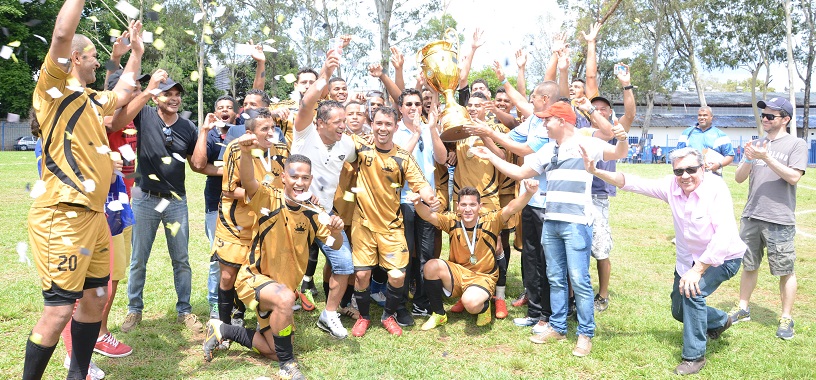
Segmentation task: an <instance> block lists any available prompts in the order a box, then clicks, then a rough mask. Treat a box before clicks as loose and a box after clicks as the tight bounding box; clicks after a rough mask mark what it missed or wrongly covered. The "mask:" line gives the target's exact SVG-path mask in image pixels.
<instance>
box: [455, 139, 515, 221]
mask: <svg viewBox="0 0 816 380" xmlns="http://www.w3.org/2000/svg"><path fill="white" fill-rule="evenodd" d="M488 125H489V126H490V127H491V128H493V129H494V130H497V131H499V132H501V131H502V130H501V126H500V125H497V124H495V123H488ZM472 146H484V143H483V141H482V139H481V138H480V137H477V136H471V137H468V138H466V139H464V140H460V141H458V142H457V143H456V169H455V170H454V171H453V200H454V202H458V201H459V190H461V189H462V188H463V187H467V186H470V187H474V188H476V190H478V191H479V193H480V194H481V196H482V204H485V205H487V206H488V207H490V209H491V210H497V209H498V208H499V189H500V186H501V184H502V181H503V179H502V176H501V172H499V170H498V169H496V168H495V167H494V166H493V164H491V163H490V161H488V160H483V159H481V158H479V157H476V156H474V155H472V154H470V153H468V150H470V147H472ZM502 150H504V149H502Z"/></svg>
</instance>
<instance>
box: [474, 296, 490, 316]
mask: <svg viewBox="0 0 816 380" xmlns="http://www.w3.org/2000/svg"><path fill="white" fill-rule="evenodd" d="M489 307H490V299H488V300H487V301H484V305H482V310H481V311H479V312H478V313H476V314H482V313H484V312H485V311H487V308H489Z"/></svg>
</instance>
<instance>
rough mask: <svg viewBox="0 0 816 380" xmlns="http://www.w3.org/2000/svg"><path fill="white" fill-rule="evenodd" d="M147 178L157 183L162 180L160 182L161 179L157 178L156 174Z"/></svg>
mask: <svg viewBox="0 0 816 380" xmlns="http://www.w3.org/2000/svg"><path fill="white" fill-rule="evenodd" d="M147 178H150V179H152V180H154V181H157V182H158V181H160V180H159V177H158V176H156V175H155V174H149V175H148V176H147Z"/></svg>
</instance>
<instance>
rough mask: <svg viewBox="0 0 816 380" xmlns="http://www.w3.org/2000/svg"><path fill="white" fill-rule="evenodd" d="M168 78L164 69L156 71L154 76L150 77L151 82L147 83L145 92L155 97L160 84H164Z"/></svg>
mask: <svg viewBox="0 0 816 380" xmlns="http://www.w3.org/2000/svg"><path fill="white" fill-rule="evenodd" d="M167 78H168V75H167V71H164V70H162V69H158V70H156V72H154V73H153V75H151V76H150V82H148V83H147V88H145V92H149V93H151V94H153V95H156V93H155V91H154V90H156V89H157V88H159V84H160V83H164V82H165V81H166V80H167Z"/></svg>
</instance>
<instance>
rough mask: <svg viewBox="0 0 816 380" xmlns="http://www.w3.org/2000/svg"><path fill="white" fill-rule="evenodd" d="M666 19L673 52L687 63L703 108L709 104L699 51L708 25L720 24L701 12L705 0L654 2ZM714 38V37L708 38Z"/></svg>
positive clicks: (709, 15)
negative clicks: (703, 31) (704, 30)
mask: <svg viewBox="0 0 816 380" xmlns="http://www.w3.org/2000/svg"><path fill="white" fill-rule="evenodd" d="M652 3H653V5H655V6H656V7H657V8H656V9H657V10H658V11H659V12H660V14H661V15H662V16H663V18H664V21H665V22H666V26H667V27H668V29H669V30H671V31H672V32H671V33H667V36H668V37H669V41H671V43H672V45H673V47H674V51H675V53H676V54H678V55H679V56H680V57H681V58H682V59H684V60H685V61H686V62H688V68H689V71H690V74H691V77H692V78H693V80H694V87H696V90H697V96H698V97H699V99H700V105H701V106H705V105H706V98H705V88H703V86H702V82H703V81H702V76H701V74H700V71H701V67H700V56H699V54H700V49H701V46H702V42H701V40H702V38H703V34H702V33H701V30H702V28H703V27H704V26H705V25H706V23H710V22H717V20H711V16H712V15H711V14H709V13H705V12H699V10H700V9H704V8H703V5H704V3H705V1H704V0H683V1H679V0H671V1H654V2H652ZM705 37H706V38H713V37H714V36H705Z"/></svg>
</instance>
